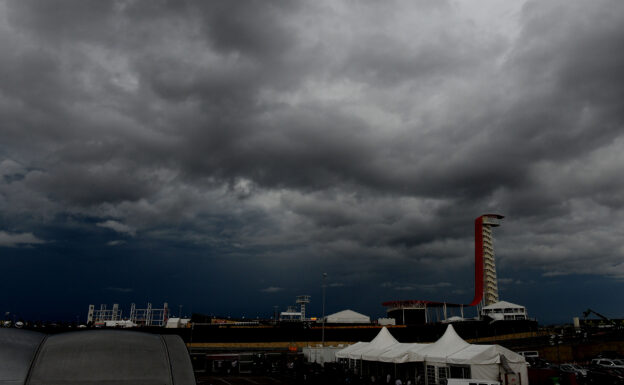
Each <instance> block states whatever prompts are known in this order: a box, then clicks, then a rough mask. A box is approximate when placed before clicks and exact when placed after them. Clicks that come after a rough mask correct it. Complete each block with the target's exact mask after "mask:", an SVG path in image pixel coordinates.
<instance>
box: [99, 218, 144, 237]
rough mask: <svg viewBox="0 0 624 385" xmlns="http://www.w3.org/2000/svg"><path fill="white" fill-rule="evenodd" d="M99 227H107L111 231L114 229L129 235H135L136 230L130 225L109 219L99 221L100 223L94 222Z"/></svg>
mask: <svg viewBox="0 0 624 385" xmlns="http://www.w3.org/2000/svg"><path fill="white" fill-rule="evenodd" d="M96 225H97V226H99V227H104V228H107V229H111V230H113V231H116V232H118V233H123V234H128V235H131V236H135V235H136V230H135V229H133V228H132V227H130V226H128V225H125V224H123V223H121V222H118V221H113V220H111V219H109V220H107V221H105V222H101V223H97V224H96Z"/></svg>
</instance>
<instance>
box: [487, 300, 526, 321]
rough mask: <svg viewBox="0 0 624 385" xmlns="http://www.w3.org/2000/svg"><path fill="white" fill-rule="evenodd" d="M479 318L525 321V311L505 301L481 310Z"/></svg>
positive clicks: (519, 306) (522, 307) (523, 308)
mask: <svg viewBox="0 0 624 385" xmlns="http://www.w3.org/2000/svg"><path fill="white" fill-rule="evenodd" d="M481 317H482V318H484V317H489V318H491V319H493V320H497V321H500V320H526V319H527V311H526V308H525V307H524V306H521V305H516V304H514V303H511V302H507V301H500V302H496V303H493V304H491V305H489V306H484V307H483V309H481Z"/></svg>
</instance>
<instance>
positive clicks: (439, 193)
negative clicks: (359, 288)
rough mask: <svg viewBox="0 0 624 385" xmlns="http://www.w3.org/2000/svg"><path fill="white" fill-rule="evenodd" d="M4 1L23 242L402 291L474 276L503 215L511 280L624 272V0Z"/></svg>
mask: <svg viewBox="0 0 624 385" xmlns="http://www.w3.org/2000/svg"><path fill="white" fill-rule="evenodd" d="M1 4H2V5H1V7H2V10H3V11H5V12H0V14H1V15H2V16H0V49H2V50H3V52H7V53H9V54H6V55H2V57H1V58H0V73H2V74H4V75H0V77H1V80H2V81H0V84H1V86H0V116H1V117H2V121H3V124H2V125H0V134H1V135H2V138H3V140H2V143H0V175H1V176H2V179H0V212H1V213H2V214H0V226H2V228H5V229H7V230H10V231H15V232H17V233H21V234H27V233H28V232H32V231H34V230H33V228H35V227H36V226H41V225H42V224H44V225H45V226H49V227H52V228H54V227H56V226H62V225H66V224H67V221H73V222H72V225H76V223H78V224H82V225H83V226H84V227H85V228H91V227H93V224H94V223H95V224H96V225H97V226H100V227H106V228H110V229H112V230H114V231H116V232H119V233H125V234H129V235H132V236H134V235H137V236H136V238H145V239H150V240H154V241H159V242H184V243H186V244H189V245H192V246H193V247H197V248H207V249H211V250H218V251H219V253H221V254H222V255H225V256H237V257H240V256H245V257H254V258H258V259H261V260H264V261H266V263H267V265H270V264H273V263H274V261H275V260H277V259H279V258H291V259H297V258H298V259H300V260H307V259H310V258H318V259H319V261H322V262H323V263H327V261H332V262H331V263H332V264H334V265H333V266H335V268H336V269H337V270H338V269H343V270H348V272H344V277H341V282H344V284H345V285H346V286H349V285H353V284H354V282H358V281H361V280H367V282H370V283H372V284H373V285H374V286H375V287H378V286H379V285H380V283H382V282H386V281H388V280H389V277H391V276H392V274H395V273H396V272H397V271H402V270H403V266H405V264H410V266H414V268H415V269H417V270H418V271H421V272H423V273H422V274H423V275H424V274H425V273H424V272H431V271H436V269H437V270H438V271H439V269H440V266H442V265H446V266H448V267H447V268H445V269H448V270H449V274H460V273H463V272H465V271H467V270H470V269H471V268H472V247H473V245H472V236H473V234H472V221H473V220H474V218H475V217H477V216H478V215H480V214H483V213H484V212H500V213H501V214H504V215H506V216H507V220H506V221H505V222H504V225H503V227H501V228H500V229H498V230H497V231H496V239H497V248H498V255H499V258H500V263H499V267H500V268H501V269H503V270H504V271H505V272H506V273H507V272H509V274H513V272H515V271H517V270H518V269H522V268H525V269H529V268H537V269H539V270H540V271H541V272H542V273H543V274H544V275H546V276H552V275H558V274H575V273H580V274H597V275H600V276H608V277H613V278H622V277H623V276H624V270H623V269H624V267H623V266H624V265H622V263H621V262H620V261H621V260H622V256H623V252H624V251H623V249H622V247H621V245H620V244H618V239H619V238H620V237H619V235H620V234H621V233H622V231H624V227H623V225H622V223H624V222H623V221H622V220H621V219H622V216H623V215H624V205H623V204H624V201H623V199H622V196H624V194H623V192H624V182H622V178H621V177H619V175H621V174H622V164H624V163H623V162H624V159H622V154H623V153H624V151H623V150H624V137H623V136H622V132H623V131H622V126H623V124H624V108H623V107H624V106H622V100H624V97H623V96H624V95H623V93H624V87H623V86H622V84H624V83H623V82H622V81H621V79H620V77H621V74H620V72H621V70H620V69H621V68H622V64H623V63H624V51H622V50H621V47H622V43H623V41H624V29H623V28H622V25H624V9H623V5H622V4H621V3H620V2H618V1H616V0H600V1H592V2H587V1H581V2H578V3H575V4H573V5H570V4H569V3H568V2H566V1H563V0H549V1H527V2H526V3H525V4H524V6H522V7H520V8H519V9H518V6H515V5H514V6H513V7H511V6H510V7H511V8H510V10H509V11H508V13H504V12H502V13H500V12H499V13H497V12H498V11H496V9H498V8H496V9H492V10H490V11H486V10H482V11H477V10H472V11H471V12H467V10H466V9H465V7H464V8H462V6H459V5H456V4H454V3H452V2H446V1H423V2H411V1H399V0H397V1H392V2H384V3H383V4H379V3H377V2H368V1H366V2H360V3H358V4H351V3H346V2H335V1H318V2H314V3H310V4H306V3H295V2H290V1H285V2H282V1H270V2H242V3H237V4H231V2H222V1H211V2H194V1H184V2H176V3H175V4H174V3H169V2H160V3H154V2H146V1H134V2H125V1H118V2H110V3H103V2H100V1H95V2H88V1H58V2H54V5H51V4H42V3H41V2H38V1H19V2H3V3H1ZM497 7H502V8H505V7H504V6H502V5H500V4H499V5H498V6H497ZM480 9H482V8H480ZM505 9H506V8H505ZM490 12H491V13H490ZM68 217H69V218H71V219H67V218H68ZM89 231H90V230H89ZM6 234H8V233H6ZM110 242H116V241H110ZM129 242H130V241H129ZM110 244H111V243H109V245H110ZM587 259H591V260H592V263H591V264H588V263H586V261H587ZM354 261H355V262H357V263H353V262H354ZM319 263H321V262H319ZM343 263H344V265H342V264H343ZM345 266H346V267H345ZM418 279H419V277H417V278H416V279H414V280H413V281H412V280H408V279H403V278H401V279H397V282H408V283H403V284H399V283H397V284H394V286H392V287H402V288H407V287H409V288H413V289H414V290H422V291H427V290H432V289H434V288H431V287H427V286H426V285H425V286H423V284H420V285H416V284H412V283H409V282H418ZM276 284H277V283H276ZM280 285H282V284H280ZM268 289H270V288H268ZM435 289H444V288H443V287H442V288H441V287H437V288H435ZM456 290H463V289H456Z"/></svg>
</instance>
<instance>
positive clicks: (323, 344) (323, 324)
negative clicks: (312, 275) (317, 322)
mask: <svg viewBox="0 0 624 385" xmlns="http://www.w3.org/2000/svg"><path fill="white" fill-rule="evenodd" d="M326 278H327V273H323V286H322V287H323V320H322V321H323V323H322V327H321V346H322V347H325V287H326V286H327V285H325V279H326Z"/></svg>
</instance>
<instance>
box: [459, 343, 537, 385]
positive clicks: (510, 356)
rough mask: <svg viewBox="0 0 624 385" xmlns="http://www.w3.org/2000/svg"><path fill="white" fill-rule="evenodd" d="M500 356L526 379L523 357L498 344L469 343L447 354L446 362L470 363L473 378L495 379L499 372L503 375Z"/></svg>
mask: <svg viewBox="0 0 624 385" xmlns="http://www.w3.org/2000/svg"><path fill="white" fill-rule="evenodd" d="M502 357H505V358H504V360H506V364H507V365H509V367H510V368H511V369H512V370H513V371H514V372H516V373H519V374H520V376H521V377H522V381H523V382H524V381H526V380H528V369H527V364H526V360H525V359H524V357H523V356H521V355H519V354H517V353H514V352H512V351H511V350H509V349H507V348H504V347H502V346H500V345H469V346H468V347H467V348H465V349H463V350H460V351H459V352H457V353H454V354H451V355H450V356H448V358H447V362H448V363H449V364H451V365H453V364H455V365H470V372H471V374H472V377H473V378H487V379H496V378H498V376H499V374H500V375H501V376H504V370H502V368H501V366H502V361H503V358H502Z"/></svg>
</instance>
